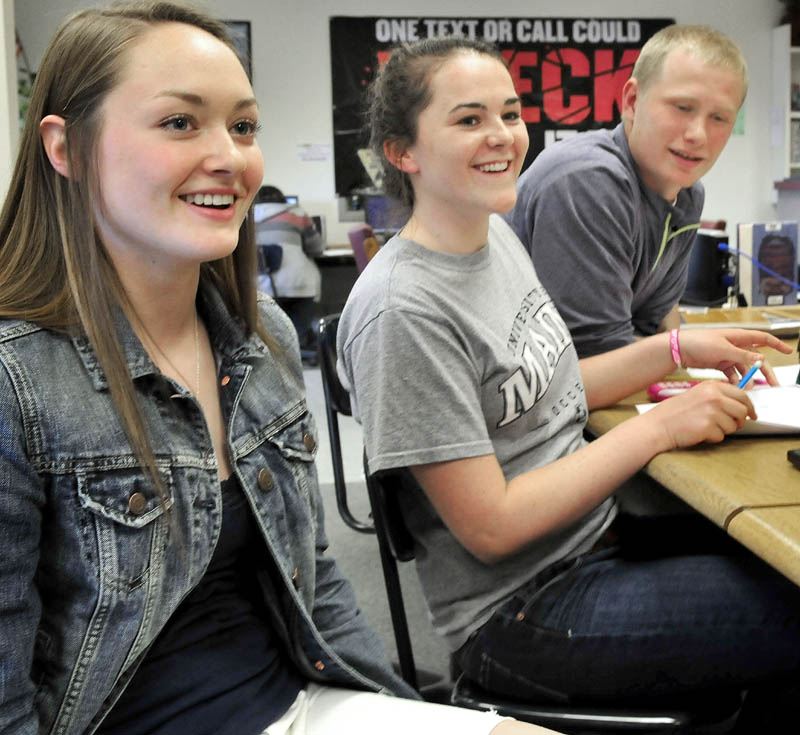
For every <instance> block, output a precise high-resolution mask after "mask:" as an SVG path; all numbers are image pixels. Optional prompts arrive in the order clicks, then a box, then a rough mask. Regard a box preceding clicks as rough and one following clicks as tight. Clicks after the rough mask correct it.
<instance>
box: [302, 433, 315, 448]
mask: <svg viewBox="0 0 800 735" xmlns="http://www.w3.org/2000/svg"><path fill="white" fill-rule="evenodd" d="M303 444H304V445H305V448H306V449H308V451H309V452H313V451H314V447H315V446H317V443H316V442H315V441H314V437H313V436H311V434H303Z"/></svg>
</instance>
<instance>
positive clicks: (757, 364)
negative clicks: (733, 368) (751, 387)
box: [736, 360, 762, 388]
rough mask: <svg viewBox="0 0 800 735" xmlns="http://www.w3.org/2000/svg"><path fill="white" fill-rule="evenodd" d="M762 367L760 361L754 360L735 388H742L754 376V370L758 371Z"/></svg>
mask: <svg viewBox="0 0 800 735" xmlns="http://www.w3.org/2000/svg"><path fill="white" fill-rule="evenodd" d="M761 365H762V362H761V360H756V361H755V362H754V363H753V367H751V368H750V369H749V370H748V371H747V372H746V373H745V374H744V375H743V376H742V379H741V380H740V381H739V385H737V386H736V387H737V388H744V387H745V386H746V385H747V384H748V383H749V382H750V378H752V377H753V376H754V375H755V374H756V370H758V369H759V368H760V367H761Z"/></svg>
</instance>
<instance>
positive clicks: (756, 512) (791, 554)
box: [728, 470, 800, 584]
mask: <svg viewBox="0 0 800 735" xmlns="http://www.w3.org/2000/svg"><path fill="white" fill-rule="evenodd" d="M795 473H796V474H797V470H795ZM795 483H800V480H795ZM728 533H729V534H730V535H731V536H733V538H735V539H737V540H738V541H740V542H741V543H743V544H744V545H745V546H747V548H749V549H750V550H751V551H753V552H754V553H756V554H757V555H758V556H760V557H761V558H762V559H763V560H764V561H766V562H767V563H768V564H770V565H772V566H773V567H775V569H777V570H779V571H780V572H782V573H783V574H784V575H785V576H787V577H788V578H789V579H791V580H792V581H793V582H794V583H795V584H800V506H798V505H793V506H784V507H777V508H750V509H747V510H744V511H742V512H741V513H739V514H738V515H736V516H735V517H734V518H733V519H732V520H731V522H730V524H729V525H728Z"/></svg>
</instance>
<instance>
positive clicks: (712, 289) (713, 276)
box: [680, 229, 735, 306]
mask: <svg viewBox="0 0 800 735" xmlns="http://www.w3.org/2000/svg"><path fill="white" fill-rule="evenodd" d="M720 243H724V244H725V245H727V243H728V235H727V233H725V232H723V231H721V230H706V229H702V230H698V232H697V239H696V240H695V241H694V245H693V246H692V252H691V255H690V256H689V275H688V279H687V281H686V290H685V291H684V292H683V296H681V299H680V302H681V303H682V304H689V305H694V306H721V305H722V304H724V303H725V301H727V299H728V289H729V287H730V286H731V285H732V284H733V283H734V280H735V275H734V268H735V266H734V265H733V263H732V262H731V255H730V253H729V252H728V250H727V249H725V250H723V249H720V247H719V245H720Z"/></svg>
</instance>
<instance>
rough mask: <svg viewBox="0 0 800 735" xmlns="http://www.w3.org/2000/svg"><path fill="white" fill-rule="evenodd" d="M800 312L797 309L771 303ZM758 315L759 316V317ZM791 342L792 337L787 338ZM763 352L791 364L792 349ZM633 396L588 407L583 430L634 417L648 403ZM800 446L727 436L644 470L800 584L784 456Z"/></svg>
mask: <svg viewBox="0 0 800 735" xmlns="http://www.w3.org/2000/svg"><path fill="white" fill-rule="evenodd" d="M762 311H764V309H758V308H755V309H731V310H723V309H709V312H708V313H707V314H703V315H699V314H690V315H687V316H686V319H687V321H689V320H696V321H703V320H705V321H712V322H716V321H728V322H744V321H749V320H751V319H752V320H758V318H759V315H760V313H761V312H762ZM768 311H769V312H775V313H785V314H786V316H787V317H791V318H795V316H796V317H797V318H800V307H783V308H780V309H775V308H770V309H768ZM762 318H763V317H762ZM787 341H788V342H790V343H791V344H792V345H793V346H795V347H796V345H797V338H794V339H790V340H787ZM764 354H765V356H766V357H767V359H768V360H769V361H770V363H771V364H773V365H786V364H796V363H797V359H798V358H797V353H796V352H795V353H793V354H792V355H783V354H781V353H778V352H776V351H774V350H772V349H768V348H767V349H765V350H764ZM647 400H648V399H647V397H646V395H645V394H644V393H643V392H642V393H638V394H635V395H633V396H631V397H630V398H627V399H625V400H624V401H622V402H621V403H619V404H618V405H616V406H613V407H612V408H608V409H601V410H597V411H592V413H591V414H590V416H589V422H588V425H587V429H588V431H589V432H590V433H591V434H593V435H595V436H599V435H601V434H604V433H605V432H607V431H609V430H610V429H612V428H613V427H614V426H616V425H617V424H619V423H620V422H621V421H624V420H625V419H627V418H630V417H632V416H635V415H636V413H637V412H636V408H635V405H636V404H637V403H646V402H647ZM798 447H800V436H797V435H794V436H790V437H788V438H782V437H749V438H748V437H728V438H726V439H725V440H724V441H723V442H721V443H720V444H708V445H700V446H697V447H693V448H691V449H682V450H675V451H672V452H667V453H665V454H660V455H658V456H656V457H654V458H653V459H652V460H651V461H650V462H649V463H648V465H647V466H646V467H645V468H644V470H643V471H644V472H645V474H647V475H649V476H650V477H651V478H653V479H654V480H656V481H657V482H658V483H659V484H660V485H662V486H663V487H665V488H666V489H668V490H670V491H671V492H673V493H674V494H675V495H677V496H678V497H680V498H682V499H683V500H684V501H685V502H686V503H688V504H689V505H691V506H692V507H693V508H695V509H696V510H697V511H699V512H700V513H702V514H703V515H704V516H706V517H707V518H709V519H710V520H712V521H713V522H714V523H716V524H717V525H718V526H720V527H721V528H723V529H726V530H727V531H728V532H729V533H730V534H731V535H732V536H734V537H735V538H737V539H738V540H739V541H741V542H742V543H743V544H744V545H745V546H747V547H748V548H750V549H751V550H752V551H753V552H755V553H756V554H758V555H759V556H761V557H762V558H763V559H765V561H767V562H768V563H770V564H772V565H773V566H775V567H776V568H777V569H779V570H780V571H781V572H782V573H783V574H785V575H786V576H787V577H789V578H790V579H792V580H793V581H794V582H796V583H797V584H800V472H798V471H797V469H795V468H794V466H793V465H792V464H791V463H790V462H789V461H788V460H787V459H786V452H787V451H788V450H789V449H795V448H798Z"/></svg>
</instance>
